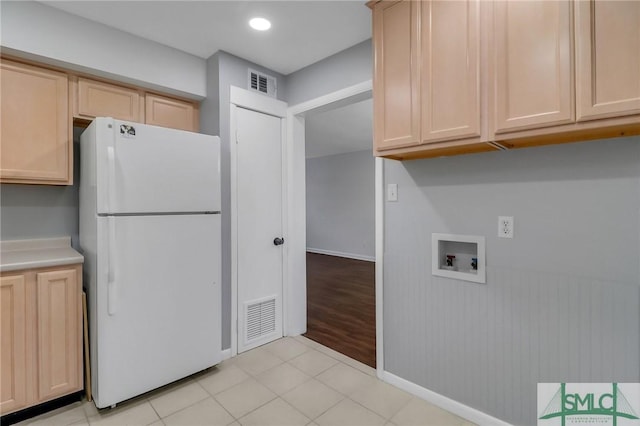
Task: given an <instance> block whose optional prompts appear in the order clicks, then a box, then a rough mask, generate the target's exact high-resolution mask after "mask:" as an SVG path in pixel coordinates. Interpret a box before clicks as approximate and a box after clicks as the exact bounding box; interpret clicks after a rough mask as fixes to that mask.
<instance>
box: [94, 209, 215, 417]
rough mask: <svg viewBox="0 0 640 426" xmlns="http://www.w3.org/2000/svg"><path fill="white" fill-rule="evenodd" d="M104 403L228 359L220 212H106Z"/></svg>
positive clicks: (98, 389)
mask: <svg viewBox="0 0 640 426" xmlns="http://www.w3.org/2000/svg"><path fill="white" fill-rule="evenodd" d="M98 220H99V223H98V237H99V240H100V243H101V248H102V249H101V250H99V255H98V264H99V271H98V275H99V279H98V285H97V304H96V305H97V306H96V308H97V311H98V312H97V315H96V317H97V327H96V333H97V336H96V337H97V338H96V343H95V345H96V347H94V348H92V358H93V359H92V364H93V365H92V374H93V375H92V378H93V380H94V387H93V391H94V394H95V395H94V397H95V399H96V405H97V406H98V407H99V408H102V407H107V406H110V405H112V404H115V403H118V402H121V401H124V400H126V399H129V398H132V397H134V396H136V395H140V394H142V393H145V392H147V391H149V390H152V389H155V388H157V387H160V386H163V385H165V384H167V383H171V382H173V381H175V380H178V379H181V378H183V377H186V376H188V375H190V374H193V373H196V372H198V371H201V370H203V369H205V368H208V367H211V366H213V365H215V364H217V363H219V362H220V360H221V316H220V297H221V296H220V215H218V214H215V215H212V214H207V215H176V216H146V217H145V216H118V217H100V218H99V219H98Z"/></svg>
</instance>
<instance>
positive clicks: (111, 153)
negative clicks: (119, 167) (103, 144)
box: [107, 146, 116, 213]
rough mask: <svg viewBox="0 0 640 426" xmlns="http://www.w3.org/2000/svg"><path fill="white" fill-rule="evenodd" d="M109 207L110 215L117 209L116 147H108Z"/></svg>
mask: <svg viewBox="0 0 640 426" xmlns="http://www.w3.org/2000/svg"><path fill="white" fill-rule="evenodd" d="M107 173H108V176H107V181H108V182H107V202H108V203H109V206H108V207H107V209H108V212H109V213H113V212H114V211H115V208H116V201H115V193H116V150H115V148H114V147H112V146H109V147H107Z"/></svg>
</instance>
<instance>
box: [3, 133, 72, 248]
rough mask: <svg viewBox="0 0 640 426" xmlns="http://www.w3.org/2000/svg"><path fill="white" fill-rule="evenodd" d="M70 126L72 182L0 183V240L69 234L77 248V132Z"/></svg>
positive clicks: (64, 235)
mask: <svg viewBox="0 0 640 426" xmlns="http://www.w3.org/2000/svg"><path fill="white" fill-rule="evenodd" d="M82 130H83V129H80V128H74V129H73V134H74V135H73V139H74V143H73V176H74V179H73V185H71V186H66V185H64V186H53V185H19V184H7V183H3V184H0V240H3V241H4V240H24V239H31V238H50V237H66V236H69V237H71V245H72V246H73V247H74V248H76V249H79V248H80V246H79V241H78V214H79V211H78V190H79V188H80V187H79V182H80V181H79V175H80V154H79V153H80V151H79V148H80V143H79V141H80V134H81V133H82Z"/></svg>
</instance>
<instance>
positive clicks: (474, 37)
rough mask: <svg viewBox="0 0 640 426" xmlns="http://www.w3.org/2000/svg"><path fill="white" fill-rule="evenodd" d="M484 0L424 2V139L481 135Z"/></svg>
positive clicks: (436, 139) (433, 139) (422, 21)
mask: <svg viewBox="0 0 640 426" xmlns="http://www.w3.org/2000/svg"><path fill="white" fill-rule="evenodd" d="M479 6H480V2H479V1H478V0H467V1H428V2H423V3H422V19H421V24H422V27H421V28H422V141H423V142H431V141H441V140H446V139H454V138H465V137H474V136H480V103H479V102H480V97H479V90H480V66H479V55H480V32H479V19H480V14H479V12H480V9H479Z"/></svg>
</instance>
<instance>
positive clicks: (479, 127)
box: [367, 0, 640, 160]
mask: <svg viewBox="0 0 640 426" xmlns="http://www.w3.org/2000/svg"><path fill="white" fill-rule="evenodd" d="M367 4H368V6H369V7H371V8H372V9H373V43H374V55H375V57H374V64H375V65H374V86H373V92H374V93H373V95H374V153H375V155H378V156H382V157H386V158H392V159H398V160H405V159H412V158H427V157H437V156H443V155H457V154H467V153H472V152H481V151H487V150H493V149H501V150H503V149H511V148H521V147H527V146H535V145H545V144H556V143H565V142H575V141H581V140H590V139H603V138H612V137H619V136H629V135H638V134H640V1H607V0H576V1H572V0H544V1H543V0H523V1H510V0H495V1H491V0H466V1H448V0H421V1H411V0H400V1H393V0H378V1H373V0H372V1H370V2H369V3H367ZM416 27H417V28H418V30H417V31H418V32H416V30H415V28H416ZM416 69H417V71H416ZM416 72H418V75H419V78H418V79H416V78H415V75H416ZM416 115H417V116H419V124H418V125H416V123H417V119H416Z"/></svg>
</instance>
